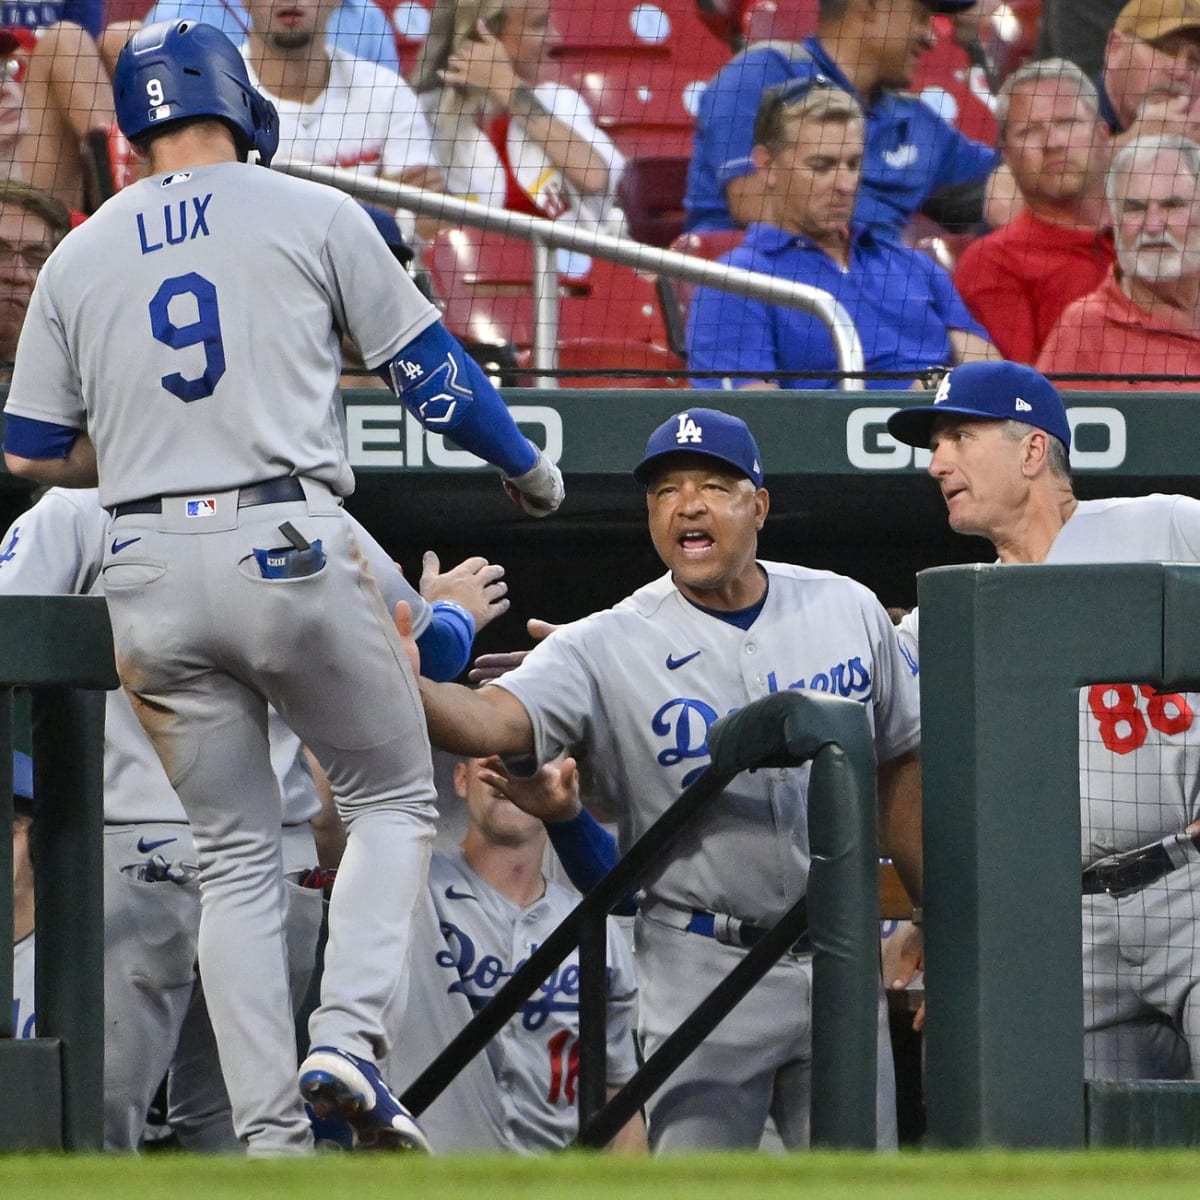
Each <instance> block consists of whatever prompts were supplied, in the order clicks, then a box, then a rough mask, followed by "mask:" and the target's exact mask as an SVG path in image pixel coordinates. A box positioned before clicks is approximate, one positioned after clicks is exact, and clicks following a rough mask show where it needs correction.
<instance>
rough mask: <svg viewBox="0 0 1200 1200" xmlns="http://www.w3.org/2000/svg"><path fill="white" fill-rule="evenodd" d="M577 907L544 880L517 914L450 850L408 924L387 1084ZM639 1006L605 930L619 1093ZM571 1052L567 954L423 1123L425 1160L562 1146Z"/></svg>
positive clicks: (610, 1071) (572, 980)
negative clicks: (402, 993)
mask: <svg viewBox="0 0 1200 1200" xmlns="http://www.w3.org/2000/svg"><path fill="white" fill-rule="evenodd" d="M578 903H579V893H578V892H575V891H572V890H570V889H568V888H565V887H563V886H562V885H561V884H558V883H555V882H554V881H553V880H547V881H546V892H545V895H544V896H542V897H541V898H540V899H538V900H535V901H534V902H533V903H532V904H530V905H528V906H527V907H525V908H522V907H521V906H520V905H518V904H515V903H514V902H513V901H511V900H509V899H508V897H507V896H504V895H503V894H501V893H500V892H498V891H496V889H495V888H493V887H492V886H491V885H490V884H488V883H487V882H486V881H484V880H483V879H481V878H480V877H479V876H478V875H477V874H476V873H475V872H474V871H473V870H472V869H471V868H470V867H469V866H468V865H467V862H466V860H465V859H464V858H463V855H462V852H461V850H459V849H458V848H455V849H454V851H452V852H451V853H448V854H442V853H435V854H434V855H433V860H432V862H431V863H430V867H429V889H428V896H427V898H426V902H424V903H423V904H422V911H421V913H419V914H418V915H417V917H416V919H415V920H414V938H413V950H412V966H413V969H412V974H411V981H410V984H409V996H408V1004H407V1007H406V1008H405V1010H404V1015H403V1018H402V1020H401V1021H400V1022H399V1023H398V1024H397V1025H396V1027H395V1028H394V1029H393V1031H392V1033H393V1040H394V1043H395V1045H394V1047H393V1051H392V1053H393V1056H394V1061H396V1062H397V1063H398V1064H401V1066H400V1067H399V1068H398V1073H396V1074H395V1077H396V1078H397V1079H399V1078H402V1077H404V1076H405V1074H406V1075H407V1077H408V1078H416V1074H417V1072H419V1071H420V1070H422V1069H423V1068H424V1067H426V1066H428V1064H429V1063H430V1062H432V1060H433V1058H434V1056H435V1055H436V1054H437V1053H438V1052H439V1051H440V1050H442V1049H443V1048H444V1047H445V1046H447V1045H448V1044H449V1043H450V1041H451V1039H452V1038H453V1037H454V1036H455V1035H456V1034H457V1033H458V1032H459V1030H460V1029H462V1027H463V1026H464V1025H465V1024H466V1023H467V1021H469V1020H470V1019H471V1017H472V1016H474V1015H475V1013H476V1012H478V1011H479V1010H480V1009H481V1008H482V1007H483V1006H484V1005H485V1004H486V1003H487V1002H488V1001H489V1000H490V999H491V998H492V997H493V996H494V995H495V994H496V993H497V992H498V991H499V990H500V989H501V988H502V987H503V986H504V984H506V983H507V982H508V980H509V978H510V977H511V975H512V974H513V972H514V971H516V969H517V968H518V967H519V966H521V964H523V963H524V962H525V960H526V959H528V958H529V956H530V955H531V954H532V953H533V951H534V950H536V949H537V947H538V946H540V945H541V944H542V943H543V942H544V941H545V940H546V939H547V938H548V937H549V936H550V934H551V933H553V932H554V930H555V929H556V928H557V927H558V925H559V923H560V922H561V921H562V919H563V918H564V917H565V916H566V915H567V914H568V913H569V912H571V910H572V909H574V907H575V906H576V904H578ZM636 995H637V984H636V983H635V980H634V971H633V959H632V956H631V955H630V952H629V944H628V942H627V940H626V938H625V936H624V934H622V932H621V930H620V928H619V926H618V925H617V923H616V922H615V921H614V920H612V919H611V918H610V919H609V921H608V1006H607V1018H608V1019H607V1044H608V1062H607V1073H606V1079H607V1082H608V1084H609V1085H610V1086H617V1085H619V1084H622V1083H625V1082H626V1081H627V1080H628V1079H630V1078H631V1077H632V1076H633V1073H634V1071H635V1070H636V1068H637V1062H636V1059H635V1054H634V1042H633V1028H634V1024H635V1012H634V1009H635V1002H636ZM578 1041H579V954H578V951H573V952H572V953H571V954H570V955H569V956H568V957H567V958H566V959H565V960H564V962H563V963H562V965H561V966H560V967H559V968H558V969H557V970H556V971H555V972H554V974H553V975H552V976H551V977H550V978H549V979H548V980H547V981H546V983H545V984H543V985H542V988H541V990H540V991H538V992H535V993H534V994H533V996H532V997H531V998H530V999H529V1000H528V1001H527V1002H526V1003H525V1004H524V1005H523V1006H522V1008H521V1009H520V1010H519V1011H518V1012H517V1013H516V1015H515V1016H513V1018H512V1019H511V1020H510V1021H509V1022H508V1023H507V1024H506V1025H505V1026H504V1028H503V1029H501V1031H500V1032H499V1033H498V1034H497V1035H496V1036H495V1037H494V1038H493V1039H492V1040H491V1041H490V1042H489V1043H488V1044H487V1048H486V1050H485V1051H484V1054H483V1055H480V1056H478V1057H477V1059H476V1062H475V1064H474V1066H473V1068H472V1069H471V1070H468V1071H466V1072H464V1073H463V1074H461V1075H460V1076H458V1077H457V1078H456V1079H455V1080H454V1081H453V1083H451V1085H450V1087H449V1088H448V1089H447V1090H446V1092H444V1093H443V1094H442V1096H441V1097H439V1099H438V1100H436V1101H434V1103H433V1104H432V1105H431V1106H430V1107H429V1108H428V1109H427V1110H426V1111H425V1112H424V1113H422V1114H421V1126H422V1128H423V1129H424V1130H425V1132H426V1133H427V1134H428V1135H429V1138H430V1140H431V1141H432V1143H433V1147H434V1149H435V1150H436V1151H437V1152H439V1153H443V1152H447V1151H467V1150H508V1151H518V1152H529V1151H537V1150H558V1149H561V1148H562V1147H563V1146H565V1145H567V1144H568V1143H569V1142H570V1141H571V1140H572V1139H573V1138H574V1137H575V1135H576V1133H578V1131H579V1109H578V1097H577V1094H576V1081H577V1072H578V1066H579V1063H578V1054H579V1051H578ZM485 1060H486V1061H485Z"/></svg>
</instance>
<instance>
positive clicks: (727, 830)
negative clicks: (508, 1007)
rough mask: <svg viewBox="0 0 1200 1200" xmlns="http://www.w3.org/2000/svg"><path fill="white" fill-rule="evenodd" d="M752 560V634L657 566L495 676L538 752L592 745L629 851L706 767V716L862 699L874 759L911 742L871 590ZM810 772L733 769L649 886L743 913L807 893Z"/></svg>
mask: <svg viewBox="0 0 1200 1200" xmlns="http://www.w3.org/2000/svg"><path fill="white" fill-rule="evenodd" d="M760 566H762V567H763V568H764V569H765V570H766V572H767V576H768V579H769V581H770V587H769V591H768V594H767V598H766V603H765V604H764V605H763V609H762V612H761V613H760V614H759V616H758V619H757V620H756V621H755V622H754V624H753V625H752V626H751V627H750V628H749V629H748V630H741V629H738V628H737V627H736V626H734V625H731V624H729V623H728V622H726V621H722V620H720V619H719V618H717V617H714V616H711V615H710V614H708V613H705V612H703V611H701V610H700V609H699V608H697V607H696V606H695V605H693V604H690V603H689V602H688V601H687V600H686V599H684V597H683V596H682V594H681V593H680V592H679V590H678V589H677V588H676V587H675V586H674V584H673V583H672V582H671V579H670V577H669V576H664V577H663V578H661V579H659V580H657V581H656V582H654V583H651V584H649V585H647V586H646V587H643V588H640V589H639V590H638V591H636V592H634V593H633V594H632V595H631V596H629V597H627V598H626V599H625V600H622V601H621V603H620V604H618V605H617V606H616V607H615V608H611V609H607V610H605V611H603V612H599V613H594V614H592V615H591V616H590V617H585V618H584V619H583V620H581V621H577V622H575V623H574V624H571V625H568V626H565V627H564V628H562V629H560V630H558V631H556V632H555V633H553V634H551V636H550V637H549V638H547V639H546V641H545V642H543V643H542V644H540V645H539V646H538V647H537V648H536V649H535V650H534V651H533V652H532V653H531V654H530V655H529V656H528V657H527V658H526V659H525V661H524V662H523V663H522V664H521V665H520V666H519V667H518V668H517V669H516V670H515V671H513V672H510V673H509V674H507V675H505V676H503V677H502V678H501V679H499V680H497V681H496V683H495V685H494V686H497V687H503V688H505V689H507V690H508V691H511V692H512V693H513V694H514V695H515V696H516V697H517V698H518V699H519V700H520V701H521V702H522V704H523V705H524V706H525V708H526V710H527V711H528V713H529V716H530V720H531V721H532V724H533V729H534V737H535V744H536V755H537V758H538V761H539V762H545V761H547V760H548V759H550V758H553V757H554V756H555V755H556V754H557V753H559V752H560V751H561V750H563V749H571V748H574V747H584V748H585V749H586V753H587V755H588V759H589V762H590V764H591V766H592V769H593V771H594V773H595V777H596V782H597V785H598V786H599V788H600V789H601V792H602V794H603V795H604V797H605V799H606V800H607V802H608V803H609V804H610V805H612V806H613V810H614V811H616V812H617V813H618V823H619V841H620V843H621V846H622V847H623V848H624V847H628V846H630V845H631V844H632V843H633V841H634V840H636V839H637V838H638V837H639V836H641V834H642V833H643V832H645V830H646V829H647V828H648V827H649V826H650V825H651V824H652V823H653V822H654V821H655V820H656V819H657V818H658V817H659V816H660V815H661V814H662V813H663V812H664V811H665V810H666V809H667V808H668V807H669V806H670V804H671V803H672V802H673V801H674V800H675V799H676V798H677V797H678V796H679V794H680V793H681V792H682V791H683V789H684V788H685V787H686V786H687V784H688V783H690V782H691V780H692V779H693V778H695V776H696V775H697V774H698V773H699V772H700V771H701V770H702V769H703V768H704V767H705V766H707V765H708V761H709V758H708V742H707V738H708V730H709V727H710V726H711V725H712V724H713V722H714V721H716V720H717V719H718V718H719V717H723V716H725V715H726V714H727V713H729V712H732V711H734V710H735V709H739V708H742V707H744V706H745V705H746V704H748V703H749V702H750V701H752V700H757V699H758V698H760V697H762V696H766V695H769V694H770V693H772V692H778V691H783V690H784V689H786V688H808V689H810V690H812V691H822V692H831V693H833V694H835V695H840V696H848V697H850V698H851V699H854V700H859V701H861V702H862V703H863V704H864V705H865V707H866V711H867V716H868V718H869V720H870V722H871V728H872V730H873V731H874V739H875V753H876V759H877V761H879V762H887V761H889V760H890V759H893V758H896V757H898V756H899V755H901V754H903V753H905V752H907V751H909V750H912V749H914V748H915V747H916V746H917V744H918V742H919V740H920V724H919V718H918V690H917V680H916V664H915V662H913V661H912V660H911V659H910V658H907V657H906V656H905V654H904V653H903V652H902V651H901V648H900V645H899V642H898V641H897V638H896V633H895V630H894V629H893V627H892V624H891V622H890V620H889V619H888V616H887V613H886V612H885V611H884V610H883V608H882V606H881V605H880V604H879V602H878V601H877V600H876V598H875V597H874V595H872V594H871V592H870V591H868V589H867V588H865V587H863V586H862V585H861V584H859V583H856V582H855V581H854V580H852V579H847V578H846V577H844V576H841V575H835V574H833V573H831V572H828V571H817V570H812V569H810V568H807V567H798V566H792V565H789V564H786V563H772V562H761V563H760ZM809 773H810V768H809V766H808V765H805V766H803V767H793V768H787V769H782V768H774V769H770V770H761V771H756V772H752V773H746V772H744V773H743V774H741V775H739V776H738V777H737V778H736V779H735V780H734V781H733V782H732V783H731V784H730V785H729V787H728V788H727V789H726V790H725V792H724V794H723V796H722V797H721V799H720V800H719V801H718V802H717V803H716V804H715V805H714V807H713V808H712V809H710V810H709V813H708V814H707V816H706V817H705V819H704V821H703V822H702V823H701V826H700V827H699V828H697V829H696V830H695V831H694V832H692V833H688V834H685V835H684V836H683V837H682V838H681V839H680V841H679V842H678V843H677V844H676V848H675V850H674V853H673V859H672V862H671V864H670V865H669V866H668V867H667V868H666V869H665V870H664V871H663V872H662V874H661V875H660V876H658V877H657V878H655V879H654V880H652V881H651V882H649V883H648V884H647V885H646V892H647V894H648V895H649V896H651V897H652V898H654V899H657V900H662V901H665V902H666V903H669V904H674V905H676V906H677V907H682V908H685V909H691V908H706V909H711V910H713V911H715V912H722V913H730V914H732V915H733V916H735V917H739V918H741V919H742V920H748V921H755V922H766V921H769V920H770V919H772V918H776V917H779V916H781V915H782V914H783V913H784V912H785V911H786V909H787V908H789V907H790V906H791V905H792V904H793V903H795V901H796V900H797V899H799V897H800V896H802V895H803V894H804V892H805V889H806V887H807V880H808V867H809V844H808V824H807V790H808V777H809Z"/></svg>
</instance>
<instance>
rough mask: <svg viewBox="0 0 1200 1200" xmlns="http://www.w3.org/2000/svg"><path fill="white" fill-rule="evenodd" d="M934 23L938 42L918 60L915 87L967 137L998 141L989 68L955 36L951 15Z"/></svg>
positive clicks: (914, 78) (987, 141)
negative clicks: (979, 61)
mask: <svg viewBox="0 0 1200 1200" xmlns="http://www.w3.org/2000/svg"><path fill="white" fill-rule="evenodd" d="M933 27H934V32H935V34H936V35H937V44H936V45H935V46H934V47H933V49H932V50H930V51H929V52H928V53H927V54H923V55H921V58H920V59H919V61H918V62H917V70H916V74H915V75H914V77H913V83H912V91H914V92H915V93H916V94H917V95H918V96H920V97H921V99H922V100H924V101H925V103H926V104H928V105H929V107H930V108H932V109H933V110H934V111H935V112H937V113H939V114H940V115H941V116H942V117H943V119H944V120H946V121H948V122H949V123H950V124H951V125H953V126H955V127H956V128H957V129H959V130H961V131H962V132H963V133H965V134H966V135H967V137H969V138H974V139H975V140H976V141H979V142H986V143H987V144H988V145H989V146H992V145H995V142H996V136H997V133H998V129H997V126H996V118H995V117H994V116H993V115H992V107H991V98H992V95H991V87H990V84H989V81H988V76H987V72H986V71H985V70H984V67H983V65H982V64H981V63H977V62H974V61H973V60H972V57H971V55H970V54H968V52H967V51H966V50H965V49H964V48H963V47H962V46H960V45H959V44H958V43H957V42H956V41H955V40H954V26H953V22H952V20H951V18H950V17H934V19H933Z"/></svg>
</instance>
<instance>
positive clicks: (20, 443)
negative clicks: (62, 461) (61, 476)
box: [4, 413, 83, 458]
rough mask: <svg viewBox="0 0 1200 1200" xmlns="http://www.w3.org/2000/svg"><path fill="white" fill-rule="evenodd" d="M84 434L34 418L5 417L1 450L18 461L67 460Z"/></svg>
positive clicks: (81, 431)
mask: <svg viewBox="0 0 1200 1200" xmlns="http://www.w3.org/2000/svg"><path fill="white" fill-rule="evenodd" d="M82 433H83V430H81V429H76V428H74V427H73V426H71V425H55V424H54V423H53V422H52V421H39V420H37V419H36V418H35V417H19V416H17V415H16V413H6V414H5V417H4V449H5V450H7V451H8V453H9V454H16V455H19V456H20V457H21V458H66V457H67V456H68V455H69V454H70V453H71V447H72V446H73V445H75V442H76V441H77V440H78V438H79V437H80V436H81V435H82Z"/></svg>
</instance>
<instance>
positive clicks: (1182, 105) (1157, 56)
mask: <svg viewBox="0 0 1200 1200" xmlns="http://www.w3.org/2000/svg"><path fill="white" fill-rule="evenodd" d="M1100 99H1101V104H1102V112H1103V114H1104V116H1105V117H1106V118H1107V120H1108V123H1109V125H1110V126H1111V128H1112V129H1113V132H1114V133H1116V132H1120V131H1122V130H1128V129H1129V127H1130V126H1131V125H1132V124H1133V123H1134V122H1135V121H1136V120H1138V119H1139V118H1144V119H1147V120H1151V119H1152V120H1154V122H1155V127H1154V128H1153V129H1148V128H1146V129H1142V130H1141V132H1154V133H1161V132H1171V133H1179V134H1182V135H1184V136H1195V134H1196V132H1197V131H1200V0H1130V3H1129V4H1126V5H1125V7H1124V8H1123V9H1121V11H1120V12H1119V13H1118V14H1117V19H1116V22H1115V23H1114V25H1113V28H1112V32H1111V33H1110V34H1109V35H1108V44H1107V45H1106V47H1105V52H1104V72H1103V76H1102V87H1101V88H1100ZM1193 106H1195V108H1196V111H1195V113H1193ZM1186 125H1191V128H1190V130H1189V129H1188V128H1185V126H1186Z"/></svg>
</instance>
